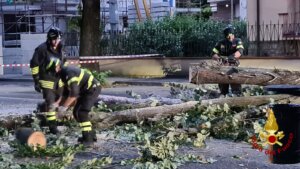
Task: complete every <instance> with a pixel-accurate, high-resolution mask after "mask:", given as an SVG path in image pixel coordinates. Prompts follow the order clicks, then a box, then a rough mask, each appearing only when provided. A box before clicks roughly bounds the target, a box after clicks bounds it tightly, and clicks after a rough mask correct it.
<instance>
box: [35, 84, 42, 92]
mask: <svg viewBox="0 0 300 169" xmlns="http://www.w3.org/2000/svg"><path fill="white" fill-rule="evenodd" d="M34 90H35V91H37V92H39V93H41V92H42V89H41V86H40V84H39V83H35V84H34Z"/></svg>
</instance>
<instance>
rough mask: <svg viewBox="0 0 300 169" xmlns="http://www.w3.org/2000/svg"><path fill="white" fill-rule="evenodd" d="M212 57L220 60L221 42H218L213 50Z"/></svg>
mask: <svg viewBox="0 0 300 169" xmlns="http://www.w3.org/2000/svg"><path fill="white" fill-rule="evenodd" d="M212 59H213V60H219V59H220V43H219V42H218V43H217V44H216V45H215V47H214V48H213V50H212Z"/></svg>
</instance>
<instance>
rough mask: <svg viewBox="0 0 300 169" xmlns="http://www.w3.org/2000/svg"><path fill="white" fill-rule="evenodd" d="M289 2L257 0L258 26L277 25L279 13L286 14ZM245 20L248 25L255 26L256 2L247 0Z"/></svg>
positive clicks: (287, 0) (281, 21) (285, 0)
mask: <svg viewBox="0 0 300 169" xmlns="http://www.w3.org/2000/svg"><path fill="white" fill-rule="evenodd" d="M290 1H291V0H284V1H283V0H259V2H260V24H262V23H265V24H270V22H271V23H273V24H274V23H275V24H277V23H278V21H279V22H280V23H283V20H282V19H280V17H279V13H288V12H289V4H290ZM247 18H248V22H249V25H255V23H256V20H257V3H256V0H247Z"/></svg>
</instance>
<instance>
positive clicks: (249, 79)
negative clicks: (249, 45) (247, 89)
mask: <svg viewBox="0 0 300 169" xmlns="http://www.w3.org/2000/svg"><path fill="white" fill-rule="evenodd" d="M189 73H190V77H189V79H190V82H191V83H193V84H213V83H218V84H222V83H225V84H251V85H261V86H265V85H277V84H290V85H300V72H298V71H289V70H282V69H261V68H243V67H231V66H219V65H216V64H214V62H200V63H199V64H193V65H191V67H190V72H189Z"/></svg>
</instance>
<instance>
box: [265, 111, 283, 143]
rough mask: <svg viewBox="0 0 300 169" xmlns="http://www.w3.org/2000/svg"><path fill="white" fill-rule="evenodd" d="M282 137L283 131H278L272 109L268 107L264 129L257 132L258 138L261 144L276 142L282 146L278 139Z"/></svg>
mask: <svg viewBox="0 0 300 169" xmlns="http://www.w3.org/2000/svg"><path fill="white" fill-rule="evenodd" d="M283 137H284V133H283V131H278V124H277V122H276V118H275V115H274V112H273V110H272V109H270V108H269V109H268V119H267V122H266V124H265V126H264V130H263V131H261V132H260V133H259V138H260V140H261V141H262V142H263V144H262V145H263V146H266V145H267V144H269V145H274V144H277V145H279V146H282V143H281V142H280V140H281V139H282V138H283Z"/></svg>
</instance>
